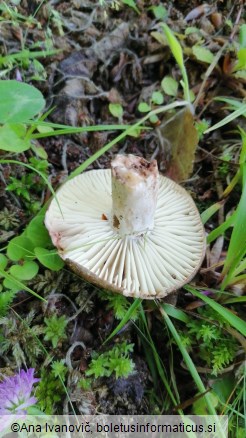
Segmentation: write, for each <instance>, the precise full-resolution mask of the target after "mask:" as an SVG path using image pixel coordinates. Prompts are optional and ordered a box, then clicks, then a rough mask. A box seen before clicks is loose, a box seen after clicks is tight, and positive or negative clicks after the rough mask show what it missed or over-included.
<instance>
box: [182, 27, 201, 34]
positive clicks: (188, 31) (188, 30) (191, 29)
mask: <svg viewBox="0 0 246 438" xmlns="http://www.w3.org/2000/svg"><path fill="white" fill-rule="evenodd" d="M191 33H198V34H200V29H198V27H194V26H190V27H187V28H186V29H185V35H190V34H191Z"/></svg>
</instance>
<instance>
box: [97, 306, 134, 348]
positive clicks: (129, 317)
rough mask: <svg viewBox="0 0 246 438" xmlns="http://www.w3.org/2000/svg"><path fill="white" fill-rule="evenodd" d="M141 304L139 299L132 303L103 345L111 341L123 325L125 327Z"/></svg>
mask: <svg viewBox="0 0 246 438" xmlns="http://www.w3.org/2000/svg"><path fill="white" fill-rule="evenodd" d="M141 302H142V300H141V298H137V299H136V300H134V301H133V303H132V305H131V306H130V307H129V309H128V310H127V312H126V314H125V316H124V318H123V319H122V320H121V321H120V323H119V324H118V325H117V327H116V328H115V329H114V330H113V331H112V333H111V334H110V335H109V336H108V337H107V339H106V340H105V341H104V342H103V344H105V343H106V342H108V341H109V340H110V339H112V338H113V337H114V336H115V335H117V333H118V332H119V331H120V330H121V329H122V328H123V327H124V325H126V324H127V322H128V321H130V319H131V316H132V314H133V313H134V312H135V310H136V309H137V308H138V307H139V306H140V304H141Z"/></svg>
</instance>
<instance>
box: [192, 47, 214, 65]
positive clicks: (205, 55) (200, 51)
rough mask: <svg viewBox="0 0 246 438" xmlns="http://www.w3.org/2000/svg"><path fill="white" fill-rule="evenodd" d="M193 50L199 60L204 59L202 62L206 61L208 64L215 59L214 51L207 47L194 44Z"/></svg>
mask: <svg viewBox="0 0 246 438" xmlns="http://www.w3.org/2000/svg"><path fill="white" fill-rule="evenodd" d="M192 52H193V54H194V55H195V57H196V59H198V61H202V62H206V63H207V64H211V63H212V62H213V60H214V55H213V53H212V52H211V51H210V50H208V49H205V47H200V46H193V47H192Z"/></svg>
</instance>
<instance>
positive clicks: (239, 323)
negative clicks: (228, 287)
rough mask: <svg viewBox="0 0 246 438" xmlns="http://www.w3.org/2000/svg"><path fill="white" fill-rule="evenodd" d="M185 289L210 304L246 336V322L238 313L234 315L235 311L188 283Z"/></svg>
mask: <svg viewBox="0 0 246 438" xmlns="http://www.w3.org/2000/svg"><path fill="white" fill-rule="evenodd" d="M184 289H186V290H187V291H188V292H190V293H192V294H193V295H195V297H197V298H199V299H200V300H202V301H204V302H205V303H207V304H209V306H210V307H212V309H214V310H215V311H216V312H218V313H219V315H221V316H222V317H223V318H224V319H225V320H226V321H227V322H228V324H230V325H231V326H232V327H234V328H235V329H236V330H237V331H238V332H240V333H241V334H242V335H243V336H246V322H245V321H243V320H242V319H241V318H239V317H238V316H237V315H234V313H232V312H230V310H228V309H226V308H225V307H223V306H222V305H221V304H219V303H217V302H216V301H214V300H212V299H211V298H209V297H207V296H206V295H203V294H201V293H200V292H198V291H197V290H196V289H194V288H193V287H191V286H189V285H186V286H184Z"/></svg>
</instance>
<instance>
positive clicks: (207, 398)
mask: <svg viewBox="0 0 246 438" xmlns="http://www.w3.org/2000/svg"><path fill="white" fill-rule="evenodd" d="M159 310H160V312H161V314H162V316H163V319H164V321H165V323H166V325H167V327H168V329H169V330H170V332H171V334H172V336H173V338H174V340H175V342H176V344H177V346H178V348H179V350H180V352H181V354H182V356H183V359H184V361H185V363H186V366H187V368H188V370H189V371H190V374H191V376H192V378H193V380H194V382H195V384H196V386H197V388H198V390H199V391H200V393H205V394H204V395H203V397H204V399H205V401H206V404H207V407H208V412H209V413H210V415H216V410H215V408H214V406H213V403H212V400H211V397H210V394H209V393H206V388H205V386H204V384H203V381H202V379H201V377H200V376H199V374H198V372H197V369H196V367H195V365H194V363H193V361H192V359H191V357H190V355H189V353H188V351H187V350H186V348H185V347H184V345H183V344H182V341H181V338H180V336H179V334H178V332H177V330H176V328H175V326H174V325H173V323H172V321H171V319H170V318H169V316H168V315H167V313H166V312H165V305H160V306H159Z"/></svg>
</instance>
